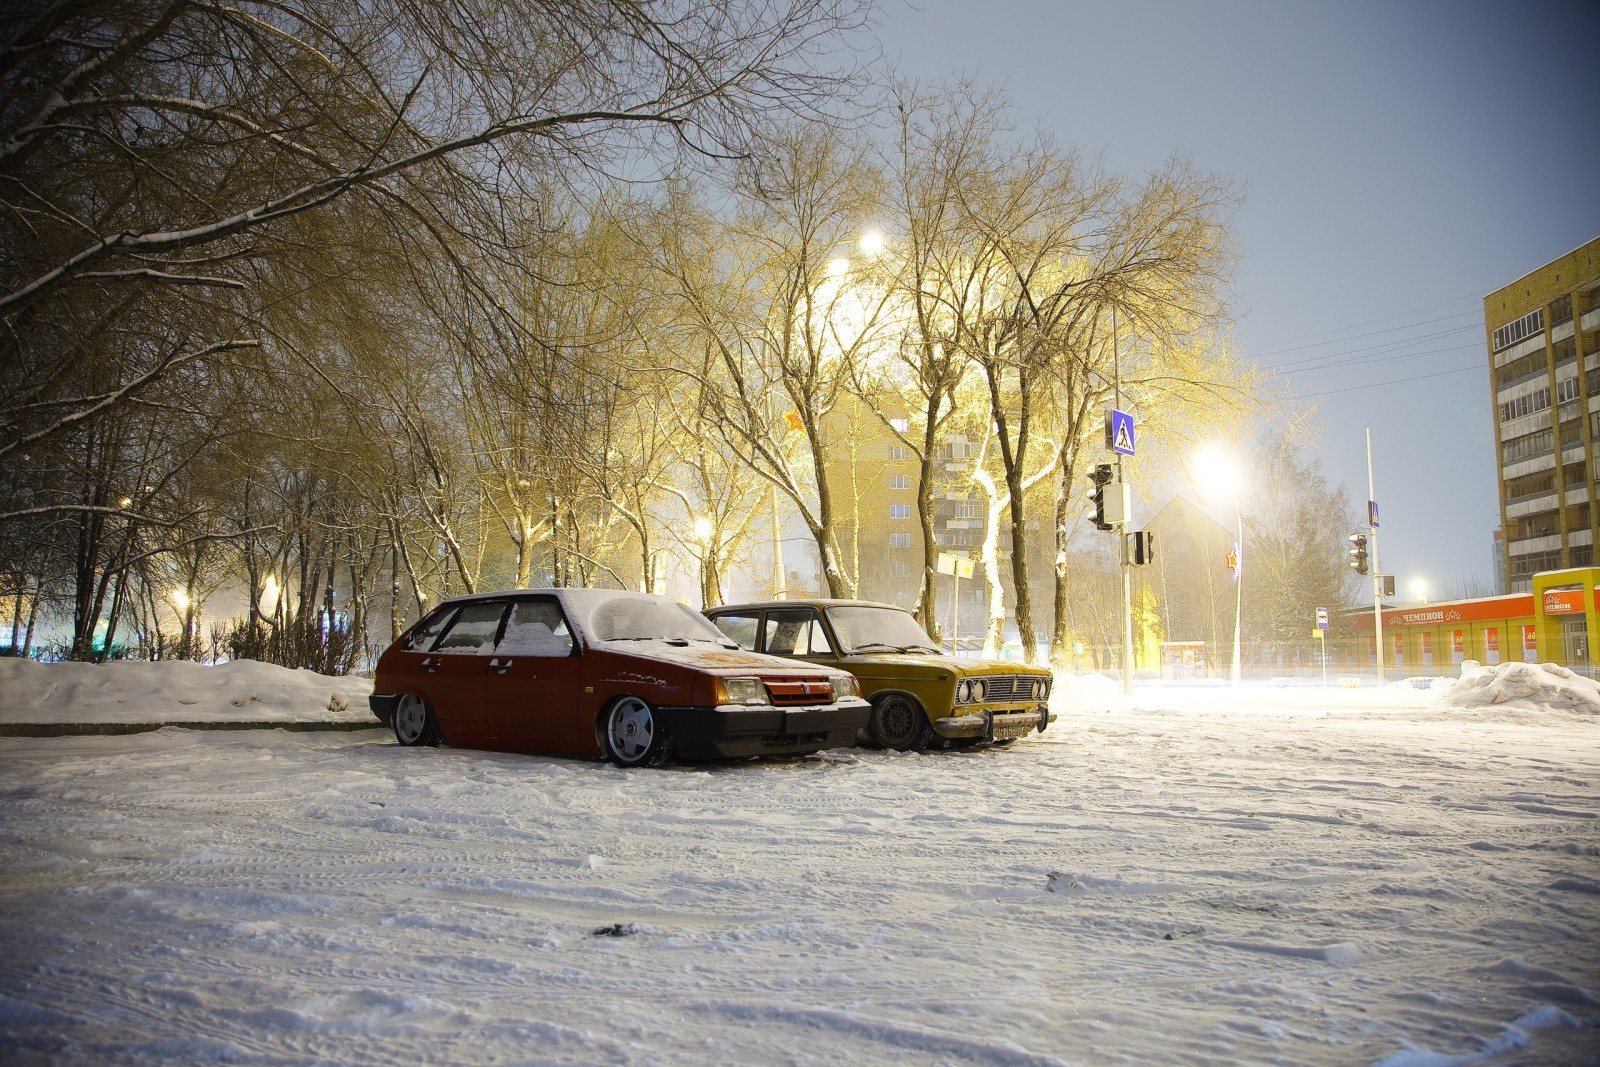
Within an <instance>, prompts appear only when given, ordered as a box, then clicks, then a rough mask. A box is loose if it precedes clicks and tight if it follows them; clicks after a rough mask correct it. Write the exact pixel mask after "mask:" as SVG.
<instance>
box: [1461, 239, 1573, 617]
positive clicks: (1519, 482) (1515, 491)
mask: <svg viewBox="0 0 1600 1067" xmlns="http://www.w3.org/2000/svg"><path fill="white" fill-rule="evenodd" d="M1483 317H1484V326H1485V329H1486V333H1487V340H1488V344H1489V377H1490V383H1491V386H1490V387H1491V389H1492V391H1493V394H1494V402H1495V412H1496V417H1495V446H1496V452H1497V455H1498V457H1499V462H1498V467H1499V471H1500V523H1501V537H1500V542H1499V544H1500V548H1501V552H1502V553H1503V556H1502V558H1503V559H1504V575H1505V579H1504V585H1503V587H1502V591H1503V592H1508V593H1524V592H1528V591H1530V590H1531V589H1532V588H1533V576H1534V574H1536V573H1538V572H1539V571H1550V570H1558V569H1562V568H1568V567H1587V566H1590V565H1591V564H1592V563H1593V562H1594V558H1595V556H1594V544H1595V534H1596V521H1597V520H1600V500H1597V499H1596V493H1597V486H1596V481H1597V477H1596V469H1595V464H1594V459H1595V447H1596V442H1597V441H1600V238H1596V239H1595V240H1593V241H1590V242H1589V243H1588V244H1586V245H1584V246H1583V247H1581V248H1578V249H1577V250H1575V251H1573V252H1570V253H1568V254H1567V255H1564V256H1562V257H1561V258H1560V259H1557V260H1555V261H1553V262H1551V263H1547V264H1545V265H1544V266H1542V267H1540V268H1539V269H1538V270H1535V271H1533V272H1532V273H1530V274H1527V275H1525V276H1523V277H1521V278H1519V279H1517V280H1516V281H1514V282H1512V283H1511V284H1510V285H1507V286H1505V287H1504V288H1502V289H1498V290H1496V291H1495V292H1492V293H1490V294H1489V295H1488V296H1486V297H1484V299H1483Z"/></svg>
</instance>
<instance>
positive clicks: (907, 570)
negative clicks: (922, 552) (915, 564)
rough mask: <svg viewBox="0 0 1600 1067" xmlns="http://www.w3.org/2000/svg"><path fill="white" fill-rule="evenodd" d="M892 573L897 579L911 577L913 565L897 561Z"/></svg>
mask: <svg viewBox="0 0 1600 1067" xmlns="http://www.w3.org/2000/svg"><path fill="white" fill-rule="evenodd" d="M890 573H891V574H892V575H894V577H896V578H909V577H911V564H909V563H907V562H906V561H905V560H896V561H895V562H894V563H893V564H892V565H891V567H890Z"/></svg>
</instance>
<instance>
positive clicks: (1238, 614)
mask: <svg viewBox="0 0 1600 1067" xmlns="http://www.w3.org/2000/svg"><path fill="white" fill-rule="evenodd" d="M1195 466H1196V468H1197V473H1198V474H1199V475H1200V477H1201V478H1202V479H1203V480H1204V481H1205V483H1206V487H1207V488H1206V490H1205V491H1206V492H1207V495H1210V496H1213V497H1218V496H1220V497H1226V498H1227V499H1228V502H1229V503H1230V504H1232V505H1233V521H1234V531H1235V533H1234V536H1235V538H1236V540H1235V541H1234V543H1233V551H1232V552H1230V553H1228V560H1229V564H1230V568H1229V569H1230V570H1231V571H1232V572H1233V665H1232V668H1231V669H1230V671H1229V674H1228V677H1229V681H1230V682H1232V684H1234V685H1239V684H1241V682H1242V681H1243V670H1242V669H1241V663H1240V641H1239V624H1240V620H1241V619H1243V617H1244V512H1243V511H1241V510H1240V508H1239V480H1240V479H1239V469H1238V467H1237V466H1235V464H1234V462H1233V460H1232V459H1231V458H1230V457H1229V456H1228V455H1227V454H1226V453H1224V452H1222V451H1220V450H1219V449H1215V448H1208V449H1206V450H1204V451H1202V452H1201V453H1200V454H1199V455H1197V456H1196V457H1195Z"/></svg>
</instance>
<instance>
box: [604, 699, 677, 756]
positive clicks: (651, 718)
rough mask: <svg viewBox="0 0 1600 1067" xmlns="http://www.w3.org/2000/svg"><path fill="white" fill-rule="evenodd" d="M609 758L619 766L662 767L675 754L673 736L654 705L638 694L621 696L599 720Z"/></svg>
mask: <svg viewBox="0 0 1600 1067" xmlns="http://www.w3.org/2000/svg"><path fill="white" fill-rule="evenodd" d="M600 739H601V745H602V747H603V748H604V749H605V754H606V758H607V759H608V760H610V761H611V762H612V763H615V764H616V765H617V766H618V767H659V766H661V764H663V763H665V762H667V760H668V759H670V758H671V757H672V738H671V736H670V735H669V734H668V733H667V726H666V724H665V723H663V722H662V721H661V717H660V716H658V715H657V714H656V713H655V709H654V708H652V707H651V706H650V705H649V704H647V703H645V702H644V701H643V700H640V699H639V698H638V697H620V698H618V699H617V700H615V701H613V702H612V704H611V706H610V707H609V708H608V709H606V713H605V717H604V718H603V719H602V720H601V722H600Z"/></svg>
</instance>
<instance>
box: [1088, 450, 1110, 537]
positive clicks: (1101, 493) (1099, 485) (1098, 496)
mask: <svg viewBox="0 0 1600 1067" xmlns="http://www.w3.org/2000/svg"><path fill="white" fill-rule="evenodd" d="M1089 480H1090V481H1091V482H1093V483H1094V492H1092V493H1090V494H1089V502H1090V503H1091V504H1092V505H1094V510H1093V511H1092V512H1091V513H1090V515H1089V518H1090V520H1091V521H1092V522H1093V523H1094V525H1095V528H1096V529H1099V530H1109V529H1111V524H1110V523H1109V522H1107V521H1106V483H1107V482H1109V481H1111V464H1109V463H1097V464H1095V468H1094V470H1092V471H1090V472H1089Z"/></svg>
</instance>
